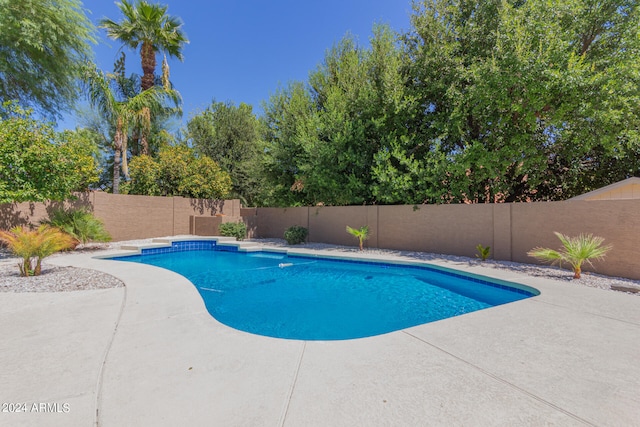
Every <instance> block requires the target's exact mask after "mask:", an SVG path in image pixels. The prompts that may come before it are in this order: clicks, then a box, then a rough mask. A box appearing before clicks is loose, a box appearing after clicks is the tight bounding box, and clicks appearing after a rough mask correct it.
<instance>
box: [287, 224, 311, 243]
mask: <svg viewBox="0 0 640 427" xmlns="http://www.w3.org/2000/svg"><path fill="white" fill-rule="evenodd" d="M308 234H309V230H307V229H306V228H305V227H302V226H300V225H294V226H291V227H289V228H287V229H286V230H285V232H284V239H285V240H286V241H287V243H288V244H290V245H297V244H300V243H304V242H305V241H306V240H307V235H308Z"/></svg>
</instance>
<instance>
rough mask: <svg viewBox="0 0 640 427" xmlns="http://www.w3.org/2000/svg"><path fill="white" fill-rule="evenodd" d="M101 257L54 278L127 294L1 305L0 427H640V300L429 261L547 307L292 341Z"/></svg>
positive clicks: (47, 296)
mask: <svg viewBox="0 0 640 427" xmlns="http://www.w3.org/2000/svg"><path fill="white" fill-rule="evenodd" d="M104 253H106V252H104ZM108 253H112V254H122V253H123V251H115V250H114V251H108ZM364 255H365V256H366V255H367V254H366V252H365V253H364ZM93 256H95V254H69V255H63V256H57V257H53V258H51V259H50V261H49V262H50V263H51V264H56V265H70V266H76V267H85V268H92V269H96V270H99V271H104V272H107V273H109V274H111V275H113V276H116V277H118V278H120V279H121V280H122V281H124V282H125V283H126V287H125V288H114V289H105V290H87V291H75V292H61V293H0V306H1V307H2V309H1V311H0V334H2V340H1V341H0V403H1V404H3V406H5V404H7V405H6V407H3V408H0V410H3V411H2V412H0V425H8V426H91V425H99V426H218V425H220V426H360V425H362V426H431V425H434V426H439V425H447V426H452V425H456V426H485V425H486V426H539V425H558V426H573V425H576V426H580V425H597V426H633V425H640V298H638V296H633V295H628V294H624V293H619V292H613V291H605V290H601V289H595V288H589V287H583V286H577V285H572V284H568V283H565V282H559V281H553V280H548V279H542V278H536V277H530V276H525V275H522V274H519V273H513V272H509V271H502V270H493V269H488V268H485V267H482V266H479V265H473V266H470V265H469V264H467V263H456V262H450V261H440V262H435V261H430V263H431V264H436V265H441V266H445V267H449V268H459V269H461V270H464V271H470V272H473V273H477V274H483V275H486V276H488V277H495V278H499V279H502V280H509V281H513V282H518V283H522V284H525V285H528V286H532V287H534V288H536V289H538V290H539V291H540V292H541V295H539V296H536V297H534V298H529V299H526V300H522V301H518V302H515V303H511V304H506V305H503V306H498V307H494V308H491V309H486V310H482V311H477V312H474V313H469V314H466V315H463V316H458V317H454V318H450V319H446V320H441V321H438V322H433V323H429V324H425V325H421V326H417V327H414V328H409V329H406V330H403V331H398V332H393V333H389V334H385V335H381V336H376V337H371V338H364V339H357V340H348V341H292V340H281V339H274V338H268V337H262V336H257V335H251V334H248V333H245V332H241V331H237V330H234V329H231V328H229V327H227V326H225V325H222V324H220V323H219V322H217V321H216V320H215V319H214V318H212V317H211V316H210V315H209V313H208V312H207V310H206V308H205V306H204V303H203V301H202V299H201V298H200V295H199V294H198V292H197V290H196V289H195V287H194V286H193V285H192V284H191V283H190V282H188V281H187V280H186V279H185V278H184V277H182V276H180V275H178V274H175V273H172V272H169V271H166V270H162V269H158V268H155V267H151V266H148V265H143V264H132V263H126V262H119V261H108V260H103V259H96V258H93ZM387 258H389V257H387ZM390 258H392V259H393V258H397V259H400V257H390ZM405 259H406V258H405ZM23 403H24V404H26V405H25V406H22V404H23ZM9 404H13V405H14V406H13V407H9ZM15 404H20V407H22V408H26V409H27V412H15ZM34 404H35V406H34ZM43 404H44V406H43ZM34 407H35V409H36V411H34ZM12 408H13V409H14V411H9V410H10V409H12ZM5 409H6V411H5ZM96 409H97V416H96Z"/></svg>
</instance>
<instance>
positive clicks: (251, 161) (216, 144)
mask: <svg viewBox="0 0 640 427" xmlns="http://www.w3.org/2000/svg"><path fill="white" fill-rule="evenodd" d="M260 126H261V125H260V121H259V120H258V119H257V118H256V116H255V114H253V110H252V108H251V106H250V105H247V104H243V103H241V104H240V105H239V106H235V105H233V104H232V103H230V102H226V103H223V102H215V101H214V102H212V103H211V105H210V106H209V107H208V108H207V109H206V110H204V111H203V112H201V113H200V114H197V115H196V116H194V117H192V118H191V119H190V120H189V122H188V123H187V128H186V131H185V137H186V140H187V141H188V142H189V143H190V144H191V145H192V146H193V148H195V150H196V152H197V153H198V154H200V155H205V156H207V157H210V158H211V159H213V160H214V161H215V162H217V163H218V164H219V165H220V167H221V168H222V170H224V171H225V172H227V173H228V174H229V175H230V177H231V181H232V182H233V190H232V193H233V194H232V197H239V198H241V199H242V200H243V201H244V203H245V204H248V205H253V204H254V203H256V202H257V200H256V197H257V195H258V194H259V193H261V192H262V189H261V182H260V179H259V175H260V162H261V156H262V153H263V144H262V141H261V139H260V133H261V132H260Z"/></svg>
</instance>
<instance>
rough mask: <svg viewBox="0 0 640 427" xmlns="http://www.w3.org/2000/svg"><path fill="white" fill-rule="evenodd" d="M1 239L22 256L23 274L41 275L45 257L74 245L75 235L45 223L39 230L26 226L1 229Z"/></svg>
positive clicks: (21, 270) (21, 271)
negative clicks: (72, 235)
mask: <svg viewBox="0 0 640 427" xmlns="http://www.w3.org/2000/svg"><path fill="white" fill-rule="evenodd" d="M0 241H2V242H4V243H5V244H6V245H7V246H8V247H9V249H10V250H11V252H13V253H14V254H15V255H16V256H18V257H20V258H22V263H21V264H18V268H19V269H20V275H21V276H39V275H40V272H41V271H42V260H43V259H44V258H46V257H48V256H49V255H52V254H54V253H56V252H58V251H62V250H65V249H69V248H71V247H73V245H74V241H73V237H71V236H70V235H68V234H66V233H64V232H63V231H61V230H59V229H57V228H55V227H49V226H48V225H45V224H43V225H41V226H40V227H38V229H37V230H29V229H28V228H26V227H14V228H12V229H11V230H9V231H3V230H0ZM34 262H35V264H34Z"/></svg>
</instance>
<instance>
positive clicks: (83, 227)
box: [42, 209, 111, 244]
mask: <svg viewBox="0 0 640 427" xmlns="http://www.w3.org/2000/svg"><path fill="white" fill-rule="evenodd" d="M42 223H43V224H47V225H51V226H53V227H57V228H59V229H60V230H62V231H64V232H65V233H67V234H69V235H71V236H72V237H73V238H75V239H76V240H77V241H78V242H80V243H82V244H86V243H88V242H108V241H110V240H111V236H110V235H109V233H108V232H107V230H105V228H104V223H103V222H102V221H100V220H99V219H98V218H96V217H95V216H93V214H92V213H91V212H88V211H87V210H85V209H70V210H67V211H65V210H64V209H56V210H55V211H53V212H52V213H51V215H50V217H49V220H48V221H42Z"/></svg>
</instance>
